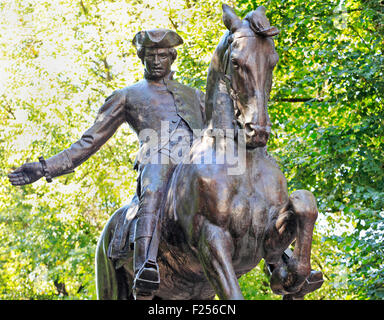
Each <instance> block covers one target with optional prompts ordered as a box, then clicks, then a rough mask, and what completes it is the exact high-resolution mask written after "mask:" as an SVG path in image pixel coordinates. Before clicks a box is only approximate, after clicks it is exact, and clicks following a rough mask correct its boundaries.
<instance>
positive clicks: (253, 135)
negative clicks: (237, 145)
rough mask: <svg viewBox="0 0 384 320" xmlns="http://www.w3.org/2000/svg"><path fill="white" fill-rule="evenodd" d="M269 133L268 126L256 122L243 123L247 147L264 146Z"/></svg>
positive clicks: (269, 128)
mask: <svg viewBox="0 0 384 320" xmlns="http://www.w3.org/2000/svg"><path fill="white" fill-rule="evenodd" d="M270 133H271V127H270V126H259V125H257V124H253V123H247V124H246V125H245V139H246V140H245V142H246V145H247V147H248V148H260V147H265V146H266V145H267V142H268V139H269V135H270Z"/></svg>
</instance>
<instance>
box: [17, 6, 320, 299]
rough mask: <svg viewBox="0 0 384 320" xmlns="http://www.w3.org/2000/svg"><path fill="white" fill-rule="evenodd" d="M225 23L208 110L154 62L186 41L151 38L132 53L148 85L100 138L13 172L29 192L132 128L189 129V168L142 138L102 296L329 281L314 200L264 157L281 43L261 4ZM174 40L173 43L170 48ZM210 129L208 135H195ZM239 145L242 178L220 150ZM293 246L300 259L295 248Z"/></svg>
mask: <svg viewBox="0 0 384 320" xmlns="http://www.w3.org/2000/svg"><path fill="white" fill-rule="evenodd" d="M223 21H224V24H225V26H226V27H227V29H228V31H227V32H226V33H225V35H224V36H223V37H222V39H221V41H220V43H219V45H218V46H217V48H216V50H215V52H214V55H213V57H212V61H211V64H210V68H209V72H208V78H207V87H206V98H205V104H202V103H201V98H202V94H201V93H200V92H198V91H196V90H192V89H190V88H187V87H185V86H182V85H180V84H178V83H177V82H175V81H172V80H170V76H169V71H170V69H167V68H166V67H165V66H169V67H170V64H171V63H167V62H164V63H158V64H156V63H155V61H156V60H157V59H160V60H161V58H160V56H161V55H162V54H165V51H167V50H163V48H161V49H160V48H156V46H159V44H160V43H161V46H163V47H164V43H167V45H166V46H172V45H176V44H179V42H180V40H179V38H178V37H177V36H176V34H175V33H173V32H171V31H164V30H163V31H161V32H162V34H161V35H160V33H161V32H160V31H154V30H152V31H147V32H145V31H144V32H141V33H139V34H138V35H137V36H136V37H135V39H134V44H135V45H136V47H137V48H138V54H139V57H142V60H143V63H144V65H145V67H146V75H145V77H146V80H143V81H141V82H139V83H138V84H135V85H133V86H131V87H128V88H125V89H122V90H118V91H116V92H115V93H114V94H113V95H112V96H111V97H110V98H108V99H107V100H106V103H105V104H104V105H103V107H102V108H101V110H100V113H99V116H98V118H97V119H96V122H95V125H94V126H93V127H92V128H94V129H92V128H91V129H89V131H87V132H86V133H85V134H84V136H83V137H82V138H81V139H80V140H79V141H78V142H77V143H75V144H74V145H72V146H71V148H69V149H67V150H65V151H64V152H62V153H60V154H58V155H57V156H54V157H52V158H50V159H47V161H46V163H45V161H44V160H43V159H41V162H42V164H41V165H40V164H39V163H34V164H26V165H23V166H22V167H21V168H19V169H17V170H16V171H15V173H12V174H10V179H11V181H12V183H13V184H15V185H20V184H25V183H31V182H33V181H35V180H36V179H38V178H40V177H41V176H43V175H44V174H45V176H48V177H47V178H48V179H49V178H51V177H54V176H58V175H60V174H64V173H67V172H69V171H70V170H73V168H74V167H75V166H77V165H79V164H80V163H82V162H83V161H85V160H86V159H87V158H88V157H89V156H90V155H91V154H92V153H94V152H96V150H97V149H98V148H99V147H100V146H101V145H102V144H103V143H104V142H105V141H106V140H107V139H108V138H109V137H110V136H111V135H112V134H113V132H114V131H115V130H116V129H117V127H118V126H119V125H120V124H121V122H122V121H124V119H125V120H127V121H128V122H129V123H130V124H131V126H132V127H133V128H134V129H135V130H136V132H137V133H140V132H139V131H142V130H143V129H145V128H154V129H155V130H156V131H158V132H160V131H162V128H159V125H160V122H162V120H171V121H170V123H171V124H170V128H169V129H170V130H168V131H170V132H175V131H177V130H176V128H177V127H179V126H180V128H179V129H181V132H183V133H184V138H186V140H187V141H189V142H190V145H192V147H191V149H190V151H189V153H188V155H187V157H183V159H185V158H188V159H191V161H190V162H188V161H179V162H178V163H176V164H175V163H174V162H173V161H171V162H172V164H169V165H168V164H164V162H167V161H168V160H172V159H168V158H169V157H168V155H170V154H172V150H173V149H174V148H175V147H178V146H179V145H178V143H177V142H174V143H173V144H172V142H169V141H168V142H169V143H160V147H156V146H157V144H155V146H154V147H153V146H152V145H151V147H148V144H149V142H148V140H145V138H144V136H143V139H142V140H141V139H140V143H141V146H142V147H143V148H142V149H141V150H142V152H140V153H139V156H138V166H137V167H138V169H139V180H138V188H137V192H136V194H135V196H134V197H133V199H132V201H131V202H130V203H129V204H128V205H126V206H124V207H122V208H120V209H119V210H117V211H116V212H115V213H114V214H113V215H112V216H111V218H110V219H109V221H108V223H107V224H106V226H105V228H104V230H103V232H102V235H101V237H100V239H99V243H98V246H97V252H96V279H97V291H98V292H97V294H98V298H99V299H134V298H136V299H154V298H157V299H213V298H214V296H215V295H216V294H217V295H218V296H219V298H221V299H242V298H243V296H242V293H241V290H240V287H239V284H238V281H237V278H238V277H240V276H241V275H243V274H245V273H247V272H248V271H250V270H252V269H253V268H254V267H255V266H256V265H257V264H258V263H259V262H260V260H261V259H265V261H266V263H267V264H268V268H269V270H270V271H271V280H270V281H271V288H272V290H273V291H274V292H275V293H276V294H281V295H283V296H284V299H302V298H303V297H304V295H305V294H307V293H309V292H311V291H313V290H316V289H317V288H319V287H320V286H321V285H322V283H323V280H322V273H321V272H317V271H313V270H311V264H310V253H311V242H312V232H313V227H314V223H315V221H316V218H317V215H318V212H317V207H316V200H315V198H314V196H313V195H312V194H311V193H310V192H309V191H306V190H298V191H295V192H294V193H292V194H291V195H290V196H289V195H288V192H287V184H286V179H285V177H284V176H283V174H282V172H281V171H280V169H279V168H278V166H277V164H276V162H275V161H274V159H273V158H272V157H271V156H270V155H269V154H268V153H267V150H266V145H267V142H268V138H269V134H270V130H271V122H270V119H269V117H268V112H267V102H268V99H269V93H270V90H271V85H272V71H273V68H274V66H275V65H276V63H277V62H278V55H277V53H276V51H275V48H274V42H273V39H272V37H273V36H274V35H276V34H278V32H279V31H278V30H277V28H276V27H272V26H270V23H269V21H268V19H267V17H266V16H265V9H264V8H263V7H259V8H258V9H257V10H255V11H252V12H249V13H248V14H247V16H246V17H245V18H244V19H243V20H241V19H240V18H238V17H237V16H236V14H235V13H234V11H233V10H232V9H231V8H230V7H228V6H227V5H223ZM167 34H168V36H169V37H170V39H173V40H175V42H172V41H173V40H169V42H171V44H170V43H169V42H167V41H165V40H164V39H167V37H166V35H167ZM154 43H156V45H154ZM146 46H149V47H150V48H149V49H148V47H146ZM168 52H169V51H168ZM163 58H164V59H166V58H165V55H164V57H163ZM160 65H162V67H160ZM156 66H157V67H156ZM165 70H167V71H165ZM152 92H153V94H152ZM169 92H170V93H171V95H170V94H169ZM178 101H179V102H178ZM181 101H182V102H181ZM173 103H174V104H175V105H176V108H171V106H173ZM154 106H156V108H154ZM141 110H142V112H141ZM154 110H156V112H155V111H154ZM158 111H159V112H158ZM162 111H164V113H163V112H162ZM152 112H153V113H152ZM120 114H123V116H118V115H120ZM135 116H136V117H139V119H141V121H140V120H138V118H135ZM172 120H174V121H172ZM172 124H173V125H174V127H172V128H171V126H172ZM205 125H207V128H206V129H205V130H204V131H202V132H201V131H199V130H196V129H202V128H203V127H204V126H205ZM215 132H216V133H217V132H219V134H217V135H216V134H215ZM139 136H140V134H139ZM149 140H151V139H149ZM168 140H170V139H168ZM192 140H193V141H192ZM95 141H97V142H95ZM242 141H244V142H242ZM162 142H164V141H162ZM165 142H167V141H165ZM163 146H165V148H164V149H163ZM233 147H234V148H235V149H236V150H235V151H236V153H237V155H240V154H242V153H243V154H244V156H245V157H244V159H243V158H242V159H240V158H239V159H240V160H239V161H243V162H244V163H243V164H244V168H243V169H244V170H240V171H239V172H235V173H230V172H231V171H230V169H231V168H232V167H233V163H230V162H228V161H222V160H223V156H222V150H230V149H232V148H233ZM151 148H153V150H154V151H156V152H152V153H151V150H152V149H151ZM84 150H87V152H85V151H84ZM170 151H171V152H170ZM148 153H149V154H148ZM164 155H165V160H167V161H164V158H162V157H163V156H164ZM207 155H212V157H211V158H209V157H208V156H207ZM228 155H229V154H228V153H226V152H225V156H224V159H226V160H228V158H229V157H228ZM159 157H161V158H162V159H161V161H160V162H161V163H160V164H156V161H157V160H159V159H158V158H159ZM153 158H156V159H155V161H152V160H153ZM148 159H150V161H148ZM196 159H197V160H196ZM199 159H200V160H201V159H203V160H204V161H198V160H199ZM207 159H208V160H210V161H208V162H206V161H205V160H207ZM31 168H33V169H31ZM294 240H295V248H294V251H293V253H291V252H290V250H288V249H287V248H288V246H289V245H290V244H291V243H292V242H293V241H294ZM159 274H160V276H159Z"/></svg>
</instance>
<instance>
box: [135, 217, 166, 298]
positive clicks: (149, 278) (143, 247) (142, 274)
mask: <svg viewBox="0 0 384 320" xmlns="http://www.w3.org/2000/svg"><path fill="white" fill-rule="evenodd" d="M145 218H147V217H145ZM145 218H144V219H141V221H140V219H139V220H138V224H137V225H136V232H138V233H139V234H137V233H136V235H137V236H136V239H135V246H134V262H133V263H134V271H135V278H134V281H133V288H132V289H133V295H134V297H135V299H151V298H152V297H153V294H154V292H155V291H156V290H157V289H159V285H160V274H159V267H158V265H157V263H156V261H154V260H153V259H150V258H148V250H149V246H150V243H151V239H152V236H149V235H148V233H150V232H145V230H148V231H149V230H150V229H151V228H150V225H151V224H152V221H151V220H152V219H153V218H152V217H148V218H149V219H145ZM143 220H144V221H143ZM146 220H149V221H146ZM143 225H144V226H145V227H144V230H141V229H142V228H141V227H142V226H143ZM143 231H144V232H143ZM140 235H141V236H140Z"/></svg>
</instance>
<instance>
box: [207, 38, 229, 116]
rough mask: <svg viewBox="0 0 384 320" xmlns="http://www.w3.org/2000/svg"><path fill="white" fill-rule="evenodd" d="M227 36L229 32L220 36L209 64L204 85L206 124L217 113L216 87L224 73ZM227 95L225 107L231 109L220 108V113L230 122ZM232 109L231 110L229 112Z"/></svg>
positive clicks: (227, 44) (227, 43) (221, 104)
mask: <svg viewBox="0 0 384 320" xmlns="http://www.w3.org/2000/svg"><path fill="white" fill-rule="evenodd" d="M229 36H230V32H229V31H226V32H225V34H224V35H223V36H222V38H221V40H220V42H219V44H218V46H217V47H216V49H215V51H214V53H213V56H212V59H211V63H210V65H209V69H208V76H207V85H206V99H205V112H206V119H207V122H208V123H209V121H210V120H211V119H212V117H213V113H214V112H215V111H216V112H217V111H218V110H217V109H218V108H216V106H217V104H218V101H217V95H216V93H217V91H218V86H219V84H220V77H222V75H223V72H224V64H223V60H224V55H225V52H226V51H227V49H228V47H229V41H228V39H229ZM227 95H228V100H227V101H226V102H227V106H232V108H225V109H222V108H220V112H224V114H225V115H223V114H222V115H221V116H222V117H224V118H225V119H226V120H230V121H232V119H233V103H232V101H231V99H230V97H229V94H228V92H227ZM222 106H223V103H220V107H222ZM228 109H229V110H228ZM231 109H232V110H231Z"/></svg>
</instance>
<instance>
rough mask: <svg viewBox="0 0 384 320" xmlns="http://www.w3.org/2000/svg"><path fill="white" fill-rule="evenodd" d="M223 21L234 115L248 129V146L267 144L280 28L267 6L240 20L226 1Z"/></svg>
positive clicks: (224, 67) (227, 69) (225, 71)
mask: <svg viewBox="0 0 384 320" xmlns="http://www.w3.org/2000/svg"><path fill="white" fill-rule="evenodd" d="M223 21H224V24H225V26H226V27H227V29H228V30H229V36H228V48H227V50H226V52H225V54H224V56H223V72H224V73H225V75H226V79H227V83H228V85H229V91H230V94H231V97H232V99H233V100H234V109H235V117H236V120H237V122H238V123H239V125H240V126H241V127H242V128H243V129H245V133H246V145H247V147H248V148H256V147H264V146H265V145H266V144H267V141H268V138H269V134H270V131H271V122H270V120H269V116H268V111H267V102H268V99H269V93H270V91H271V86H272V71H273V68H274V67H275V65H276V63H277V61H278V60H279V56H278V54H277V53H276V51H275V46H274V42H273V39H272V36H274V35H276V34H278V33H279V31H278V30H277V28H275V27H271V26H270V24H269V21H268V19H267V17H266V16H265V9H264V7H259V8H257V10H255V11H251V12H250V13H248V15H247V16H246V17H245V18H244V19H243V20H241V19H240V18H239V17H237V15H236V14H235V12H234V11H233V10H232V8H230V7H229V6H227V5H225V4H224V5H223Z"/></svg>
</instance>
